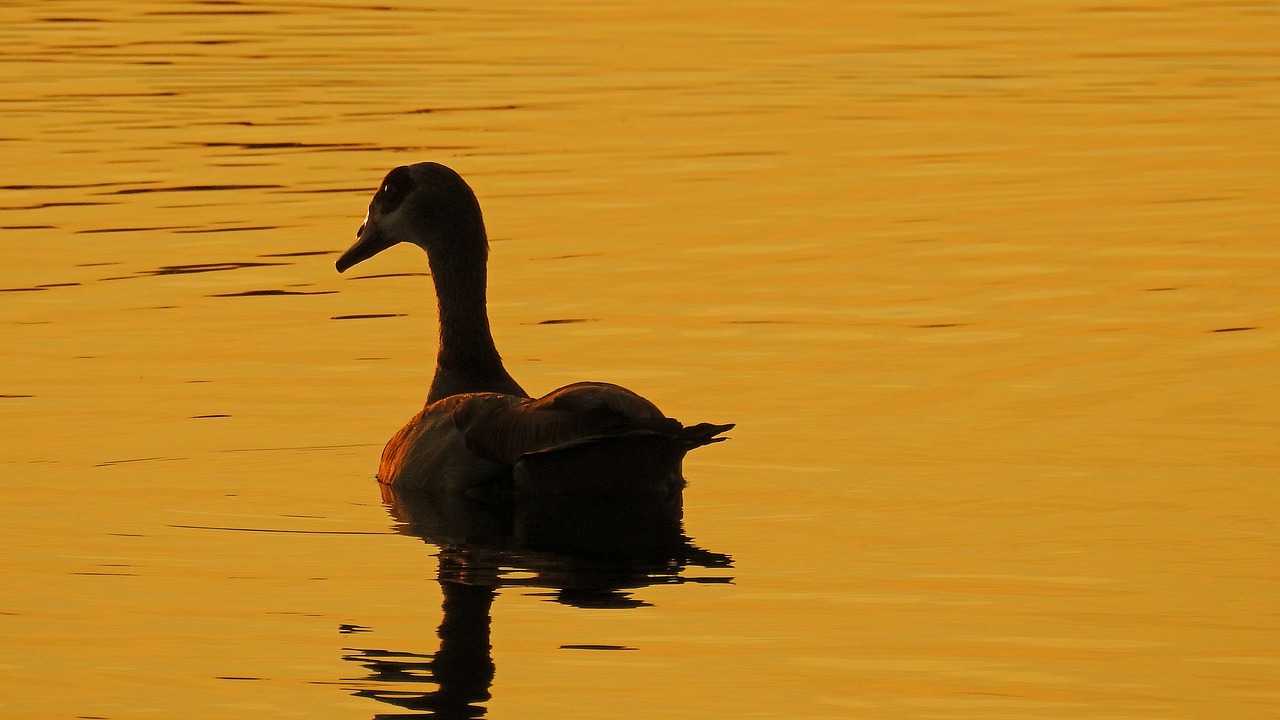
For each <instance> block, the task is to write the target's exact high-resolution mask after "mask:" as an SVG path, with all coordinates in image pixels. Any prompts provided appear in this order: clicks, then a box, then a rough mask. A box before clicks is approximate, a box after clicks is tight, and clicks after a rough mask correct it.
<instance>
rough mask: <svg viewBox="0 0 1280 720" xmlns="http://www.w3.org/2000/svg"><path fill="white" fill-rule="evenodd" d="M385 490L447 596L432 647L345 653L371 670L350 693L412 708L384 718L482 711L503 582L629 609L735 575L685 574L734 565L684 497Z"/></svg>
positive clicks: (558, 598) (589, 604) (402, 529)
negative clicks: (450, 495) (695, 536)
mask: <svg viewBox="0 0 1280 720" xmlns="http://www.w3.org/2000/svg"><path fill="white" fill-rule="evenodd" d="M380 487H381V488H382V495H383V501H384V502H385V503H386V505H387V509H388V511H389V512H390V514H391V516H392V517H393V518H394V519H395V520H396V530H397V532H399V533H401V534H404V535H412V536H415V537H419V538H421V539H422V540H423V541H424V542H426V543H427V544H428V545H430V546H433V547H435V548H437V549H438V554H437V557H438V558H439V566H438V573H437V577H436V580H437V582H439V583H440V590H441V594H442V596H443V598H444V600H443V603H442V614H441V620H440V625H439V628H438V629H437V632H436V634H437V636H438V637H439V640H440V645H439V649H438V650H437V651H436V652H435V653H431V654H424V653H418V652H409V651H404V650H394V649H388V648H369V647H366V648H347V650H346V654H345V655H343V659H344V660H347V661H350V662H353V663H356V664H358V665H360V666H361V667H363V668H364V669H365V670H366V671H367V675H366V676H364V677H362V678H359V679H358V680H356V681H355V684H353V685H352V686H350V687H349V690H350V691H351V693H352V694H353V695H355V696H357V697H364V698H369V699H372V700H377V701H378V702H381V703H386V704H388V705H393V706H395V707H397V708H400V709H401V710H404V711H406V712H403V713H396V714H390V715H388V714H378V715H377V716H376V717H377V718H379V720H393V719H396V718H411V717H436V718H479V717H483V716H484V715H485V713H486V708H485V707H484V705H483V703H485V702H486V701H488V700H489V699H490V697H491V694H490V693H491V688H492V685H493V679H494V676H495V674H496V667H495V665H494V661H493V653H492V651H493V647H492V644H491V641H490V624H491V621H492V611H493V605H494V600H495V599H496V598H497V597H498V593H499V590H501V589H503V588H511V587H524V588H541V589H543V590H545V591H546V592H545V593H539V594H542V595H544V596H545V597H547V598H548V600H549V601H552V602H556V603H560V604H563V605H569V606H573V607H579V608H612V609H629V608H637V607H645V606H648V605H649V603H648V602H646V601H644V600H641V599H639V598H636V597H634V596H633V595H632V592H633V591H635V590H638V589H641V588H645V587H649V586H652V585H660V584H679V583H730V582H732V581H733V578H732V577H731V576H725V575H716V574H705V575H704V574H691V573H690V569H691V568H705V569H721V570H723V569H727V568H732V567H733V558H732V557H731V556H729V555H725V554H722V553H716V552H711V551H707V550H703V549H702V548H699V547H697V546H696V545H694V543H693V541H692V540H691V539H690V538H689V537H688V536H687V535H685V534H684V528H683V520H682V517H681V515H682V511H681V504H680V502H678V501H677V502H676V503H674V504H672V503H669V502H665V503H661V504H660V505H657V504H655V505H647V506H646V505H645V504H643V503H638V504H632V505H629V506H627V507H625V508H617V507H613V506H606V505H601V504H593V503H590V502H573V501H568V502H565V501H562V502H559V503H557V504H556V506H555V507H554V508H550V507H539V506H517V507H516V508H514V509H511V508H506V509H501V508H495V507H494V506H492V505H485V504H482V503H477V502H472V501H465V500H459V501H458V502H457V503H456V504H450V505H445V506H442V505H439V504H433V503H430V502H426V501H424V500H421V499H418V498H415V497H408V496H402V495H400V494H399V493H397V492H395V491H394V490H393V489H391V488H389V487H386V486H380ZM548 548H555V550H554V551H552V550H550V549H548ZM561 648H562V649H566V648H567V649H610V650H635V649H636V648H630V647H626V648H624V647H620V646H619V647H614V646H594V645H593V646H582V645H563V646H561Z"/></svg>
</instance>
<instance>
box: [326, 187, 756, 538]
mask: <svg viewBox="0 0 1280 720" xmlns="http://www.w3.org/2000/svg"><path fill="white" fill-rule="evenodd" d="M399 243H412V244H414V245H417V246H418V247H420V248H422V249H423V250H425V251H426V253H427V262H428V264H429V265H430V268H431V276H432V280H433V282H434V284H435V292H436V301H437V307H438V310H439V326H440V339H439V348H438V352H437V356H436V369H435V375H434V377H433V378H432V381H431V388H430V390H429V391H428V393H427V404H426V407H424V408H423V409H422V411H421V412H419V413H418V414H417V415H415V416H414V417H413V418H412V419H411V420H409V422H408V424H406V425H405V426H404V427H403V428H402V429H401V430H400V431H399V432H397V433H396V434H395V435H394V436H393V437H392V438H391V440H390V441H389V442H388V443H387V445H386V447H385V448H384V450H383V452H382V459H381V462H380V464H379V467H378V475H377V477H378V480H379V481H380V482H382V483H383V484H384V485H387V486H389V487H390V488H391V489H393V490H394V493H395V494H396V495H403V494H406V493H409V494H414V495H419V496H423V497H426V498H429V499H430V500H432V501H433V502H435V504H436V506H437V510H440V509H441V508H447V506H449V505H450V504H456V505H458V506H459V507H460V508H462V507H464V506H465V507H466V508H472V506H474V505H475V504H476V503H479V504H482V505H489V506H492V505H497V506H513V505H523V506H524V507H525V509H526V510H527V509H528V508H530V507H537V508H540V510H539V512H537V513H533V516H535V517H544V516H545V517H547V518H550V519H549V520H547V526H548V527H563V522H562V521H565V520H571V519H572V520H573V522H580V521H581V519H582V518H585V517H591V516H595V515H599V513H595V512H593V511H588V512H577V511H574V512H570V515H571V516H572V518H559V519H556V515H557V513H556V508H560V507H566V508H579V509H580V508H606V507H612V508H616V507H620V506H628V507H632V506H633V507H637V508H639V507H648V508H667V509H674V516H675V517H676V518H677V519H676V522H677V523H678V522H679V520H678V518H679V514H680V511H679V508H680V507H681V504H682V491H683V488H684V486H685V481H684V478H683V475H682V471H681V464H682V461H683V459H684V456H685V453H687V452H688V451H689V450H692V449H693V448H696V447H699V446H702V445H707V444H710V443H715V442H720V441H722V440H724V439H725V438H724V437H722V436H721V434H722V433H724V432H725V431H727V430H729V429H730V428H732V427H733V424H723V425H717V424H711V423H699V424H696V425H691V426H685V425H682V424H681V423H680V422H679V421H677V420H674V419H672V418H669V417H667V416H666V415H665V414H664V413H663V412H662V411H661V410H659V409H658V408H657V407H656V406H655V405H654V404H653V403H652V402H650V401H648V400H646V399H645V398H643V397H641V396H640V395H638V394H636V393H634V392H632V391H630V390H628V389H626V388H623V387H620V386H618V385H614V384H611V383H604V382H579V383H574V384H571V385H566V386H565V387H562V388H559V389H556V390H553V391H551V392H550V393H547V394H546V395H544V396H542V397H540V398H536V399H535V398H532V397H530V395H529V394H528V393H527V392H525V390H524V388H522V387H521V386H520V384H519V383H517V382H516V381H515V379H514V378H512V377H511V374H510V373H508V372H507V369H506V368H505V367H504V366H503V363H502V358H501V357H500V356H499V354H498V350H497V347H496V346H495V345H494V341H493V335H492V332H491V330H490V327H489V317H488V311H487V308H486V294H485V292H486V282H487V267H486V266H487V262H488V254H489V245H488V239H487V236H486V234H485V227H484V220H483V217H482V215H481V211H480V204H479V202H478V200H477V199H476V196H475V193H474V192H472V190H471V188H470V187H469V186H468V185H467V183H466V182H465V181H464V180H463V179H462V178H461V177H460V176H459V175H458V174H457V173H456V172H454V171H453V170H451V169H450V168H448V167H446V166H444V165H440V164H438V163H432V162H423V163H417V164H414V165H408V166H402V167H397V168H396V169H394V170H392V171H391V172H390V173H388V174H387V176H386V177H385V178H384V179H383V181H382V184H381V186H380V187H379V189H378V191H377V192H376V193H375V194H374V197H373V200H372V201H371V202H370V204H369V213H368V216H367V217H366V218H365V221H364V223H363V224H362V225H361V226H360V230H359V231H358V232H357V233H356V242H355V243H354V244H353V245H352V246H351V247H350V248H349V249H348V250H347V251H346V252H344V253H343V254H342V255H341V257H339V258H338V261H337V263H336V267H337V270H338V272H343V271H345V270H347V269H348V268H350V267H351V266H353V265H355V264H356V263H359V262H362V261H364V260H367V259H369V258H371V257H373V256H374V255H376V254H378V253H379V252H381V251H383V250H385V249H387V248H389V247H392V246H393V245H397V244H399ZM528 514H529V513H527V512H526V515H528ZM663 514H664V515H666V516H670V515H671V513H670V512H666V511H664V513H663ZM604 516H606V517H607V516H609V513H605V514H604ZM638 517H644V513H641V514H640V515H639V516H638ZM551 544H552V545H554V542H552V543H551ZM626 544H628V545H629V544H630V543H626Z"/></svg>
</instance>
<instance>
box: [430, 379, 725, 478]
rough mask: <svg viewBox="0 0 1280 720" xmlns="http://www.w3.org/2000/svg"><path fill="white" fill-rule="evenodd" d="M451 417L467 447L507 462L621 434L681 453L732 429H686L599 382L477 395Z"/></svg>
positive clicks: (654, 408) (622, 390)
mask: <svg viewBox="0 0 1280 720" xmlns="http://www.w3.org/2000/svg"><path fill="white" fill-rule="evenodd" d="M453 418H454V423H455V425H456V426H457V428H458V429H459V430H460V431H461V432H462V433H463V435H464V436H465V438H466V445H467V449H468V450H470V451H471V452H472V453H474V454H475V455H477V456H478V457H481V458H484V459H486V460H489V461H492V462H497V463H502V464H507V465H514V464H515V463H517V462H519V461H520V459H521V458H524V457H526V456H528V455H532V454H536V453H544V452H550V451H554V450H562V449H566V448H570V447H577V446H581V445H584V444H588V443H593V442H598V441H602V440H604V439H606V438H618V437H627V436H649V437H653V438H660V439H663V440H665V441H666V442H667V443H669V444H671V445H672V446H673V447H674V448H676V449H678V450H679V451H680V454H681V455H683V454H684V452H685V451H688V450H690V449H692V448H695V447H698V446H699V445H706V444H708V443H713V442H719V441H721V440H724V439H725V438H722V437H716V435H718V434H720V433H722V432H724V431H726V430H728V429H730V428H732V427H733V425H732V424H728V425H713V424H711V423H700V424H698V425H694V426H691V427H688V428H686V427H684V426H683V425H681V424H680V422H679V421H677V420H674V419H672V418H669V417H667V416H666V415H664V414H663V413H662V411H661V410H659V409H658V408H657V406H655V405H654V404H653V403H651V402H649V401H648V400H646V399H644V398H643V397H641V396H639V395H637V394H636V393H634V392H632V391H630V390H628V389H626V388H624V387H620V386H618V385H613V384H611V383H600V382H581V383H574V384H572V385H566V386H565V387H562V388H560V389H558V390H555V391H553V392H551V393H548V394H547V395H544V396H543V397H541V398H538V399H537V400H524V399H519V398H516V399H512V398H511V396H505V395H492V394H477V395H475V396H472V397H471V399H469V400H468V401H467V402H466V403H465V404H462V405H460V406H459V407H458V408H457V409H456V410H455V411H454V414H453Z"/></svg>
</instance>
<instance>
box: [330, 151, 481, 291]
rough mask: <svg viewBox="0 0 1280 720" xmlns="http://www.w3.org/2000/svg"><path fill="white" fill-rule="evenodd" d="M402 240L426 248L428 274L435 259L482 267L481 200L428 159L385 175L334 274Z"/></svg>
mask: <svg viewBox="0 0 1280 720" xmlns="http://www.w3.org/2000/svg"><path fill="white" fill-rule="evenodd" d="M405 242H407V243H413V244H414V245H417V246H418V247H420V248H422V249H423V250H425V251H426V252H427V257H428V258H429V259H430V262H431V265H432V268H433V272H435V268H436V265H437V263H440V262H447V263H449V264H450V265H454V264H458V263H466V264H471V265H474V264H476V263H479V264H480V265H481V266H483V264H484V262H485V259H486V257H487V256H488V241H487V240H486V238H485V232H484V220H483V218H482V217H481V214H480V203H479V201H477V200H476V196H475V193H474V192H472V190H471V187H470V186H468V185H467V183H466V182H465V181H464V180H463V179H462V177H461V176H459V175H458V173H456V172H454V171H453V170H451V169H449V168H447V167H445V166H444V165H441V164H439V163H433V162H423V163H417V164H415V165H402V166H400V167H398V168H396V169H395V170H392V171H391V172H389V173H387V176H386V177H385V178H383V180H382V184H381V185H380V186H379V187H378V191H377V192H376V193H375V194H374V196H373V200H372V201H371V202H370V203H369V214H368V215H367V216H366V217H365V220H364V223H363V224H362V225H361V226H360V229H359V230H357V231H356V241H355V244H353V245H352V246H351V247H350V248H348V249H347V251H346V252H344V253H342V256H341V257H339V258H338V262H337V263H336V267H337V269H338V272H343V271H345V270H346V269H347V268H349V267H351V266H352V265H355V264H356V263H359V262H362V261H364V260H368V259H369V258H371V257H373V256H374V255H377V254H378V253H380V252H382V251H383V250H386V249H387V248H389V247H391V246H393V245H398V244H400V243H405Z"/></svg>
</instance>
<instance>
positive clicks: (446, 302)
mask: <svg viewBox="0 0 1280 720" xmlns="http://www.w3.org/2000/svg"><path fill="white" fill-rule="evenodd" d="M479 247H481V248H483V247H484V245H483V244H480V245H479ZM470 260H471V261H470V262H456V263H447V262H444V261H443V260H439V261H438V260H437V259H436V258H430V263H431V277H432V280H433V281H434V283H435V289H436V303H437V307H438V309H439V313H440V347H439V351H438V353H437V355H436V374H435V377H434V378H433V379H432V381H431V390H430V392H429V393H428V394H427V402H429V403H430V402H435V401H436V400H439V399H441V398H445V397H449V396H450V395H457V394H459V393H469V392H497V393H507V394H513V395H521V396H525V397H527V394H526V393H525V391H524V390H523V389H522V388H521V387H520V386H519V385H518V384H517V383H516V381H515V380H514V379H512V377H511V375H510V374H509V373H507V370H506V368H505V367H503V365H502V358H501V357H500V356H499V355H498V349H497V346H495V345H494V342H493V334H492V332H491V331H490V329H489V315H488V311H487V310H486V307H485V304H486V298H485V285H486V280H487V278H486V272H485V257H484V254H481V255H480V257H479V258H472V259H470Z"/></svg>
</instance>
